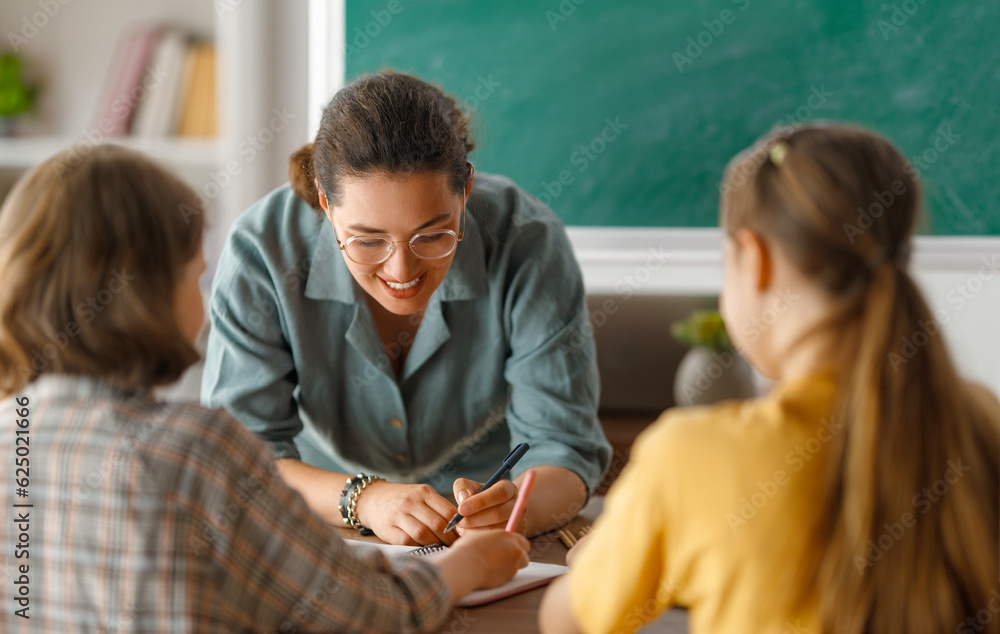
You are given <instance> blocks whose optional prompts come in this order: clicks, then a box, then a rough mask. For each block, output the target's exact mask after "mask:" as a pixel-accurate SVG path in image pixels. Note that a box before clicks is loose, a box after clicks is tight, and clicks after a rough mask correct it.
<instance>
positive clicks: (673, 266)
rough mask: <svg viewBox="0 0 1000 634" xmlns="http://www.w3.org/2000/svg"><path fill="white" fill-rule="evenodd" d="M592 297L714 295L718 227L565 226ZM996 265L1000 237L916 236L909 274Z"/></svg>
mask: <svg viewBox="0 0 1000 634" xmlns="http://www.w3.org/2000/svg"><path fill="white" fill-rule="evenodd" d="M567 233H568V234H569V238H570V241H571V242H572V244H573V250H574V252H575V253H576V258H577V260H578V261H579V263H580V267H581V269H582V270H583V279H584V285H585V287H586V289H587V293H589V294H591V295H622V294H636V295H717V294H718V293H719V291H720V290H721V288H722V251H721V245H722V231H721V230H720V229H718V228H699V229H675V228H662V227H568V228H567ZM987 263H990V264H993V265H994V266H1000V237H993V236H968V237H966V236H917V237H916V238H915V240H914V254H913V262H912V270H913V272H914V274H916V275H924V274H929V273H941V272H969V273H970V274H974V273H975V272H976V271H978V270H979V269H980V268H981V267H983V266H985V265H986V264H987Z"/></svg>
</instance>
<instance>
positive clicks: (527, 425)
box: [504, 219, 611, 494]
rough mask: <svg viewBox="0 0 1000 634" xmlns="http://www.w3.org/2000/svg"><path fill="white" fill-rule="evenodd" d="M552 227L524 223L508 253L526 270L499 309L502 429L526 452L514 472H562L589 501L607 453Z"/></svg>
mask: <svg viewBox="0 0 1000 634" xmlns="http://www.w3.org/2000/svg"><path fill="white" fill-rule="evenodd" d="M557 223H558V221H557V220H555V219H553V220H551V221H545V222H543V221H534V222H531V223H524V224H522V226H521V228H520V230H519V232H518V235H517V240H516V243H515V244H514V245H513V250H514V257H521V258H523V262H524V264H523V265H522V266H520V267H519V268H518V270H517V272H516V274H515V275H513V276H512V278H511V284H510V287H509V289H508V294H507V302H506V309H505V315H506V317H505V318H506V319H507V321H508V332H509V333H510V335H509V336H510V349H511V350H510V356H509V357H508V359H507V361H506V365H505V369H504V376H505V378H506V380H507V382H508V384H509V385H510V387H511V391H510V402H509V405H508V412H507V414H508V416H507V422H508V425H509V428H510V434H511V442H512V443H515V444H516V443H519V442H527V443H529V444H530V445H531V451H530V452H529V453H528V454H527V455H525V457H524V459H523V460H522V461H521V462H519V463H518V466H517V469H518V472H521V471H524V470H525V469H528V468H530V467H533V466H539V465H555V466H559V467H564V468H566V469H569V470H571V471H573V472H574V473H576V474H577V475H578V476H580V478H581V479H582V480H583V482H584V483H585V485H586V486H587V490H588V494H589V493H592V492H593V490H594V489H595V488H596V487H597V485H598V483H599V482H600V480H601V477H602V476H603V475H604V472H605V471H606V470H607V468H608V465H609V463H610V460H611V447H610V445H609V444H608V442H607V439H606V438H605V437H604V433H603V431H602V430H601V426H600V423H599V422H598V419H597V403H598V398H599V391H600V382H599V378H598V372H597V361H596V352H595V346H594V338H593V330H592V328H591V325H590V318H589V315H588V313H587V310H586V303H585V295H584V288H583V279H582V275H581V274H580V269H579V266H578V264H577V262H576V260H575V258H574V257H573V252H572V247H571V245H570V244H569V239H568V238H567V237H566V233H565V231H564V230H563V228H562V226H561V225H560V224H557Z"/></svg>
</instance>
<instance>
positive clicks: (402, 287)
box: [382, 274, 426, 291]
mask: <svg viewBox="0 0 1000 634" xmlns="http://www.w3.org/2000/svg"><path fill="white" fill-rule="evenodd" d="M424 275H426V274H422V275H420V277H417V278H415V279H412V280H410V281H409V282H406V283H405V284H397V283H396V282H389V281H387V280H382V281H383V282H385V285H386V286H388V287H389V288H391V289H392V290H394V291H405V290H406V289H408V288H413V287H414V286H416V285H417V284H419V283H420V280H422V279H424Z"/></svg>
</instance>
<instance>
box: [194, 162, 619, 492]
mask: <svg viewBox="0 0 1000 634" xmlns="http://www.w3.org/2000/svg"><path fill="white" fill-rule="evenodd" d="M466 210H467V213H466V219H465V222H466V230H465V237H464V239H463V241H462V242H460V243H459V245H458V248H457V250H456V252H455V257H454V261H453V262H452V265H451V268H450V269H449V271H448V274H447V276H446V277H445V279H444V281H443V282H442V283H441V285H440V286H439V287H438V288H437V290H435V292H434V294H433V295H432V296H431V299H430V303H429V305H428V306H427V309H426V313H425V315H424V317H423V321H422V322H421V324H420V327H419V330H418V331H417V334H416V336H415V337H414V339H413V343H412V346H411V348H410V352H409V354H408V356H407V357H406V360H405V363H404V365H403V368H402V373H401V375H400V376H399V378H398V380H397V378H396V376H395V375H394V373H393V371H392V368H391V367H390V364H389V359H388V357H387V356H386V353H385V350H384V349H383V347H382V343H381V340H380V339H379V336H378V332H377V331H376V329H375V324H374V322H373V321H372V317H371V313H370V312H369V309H368V303H367V301H364V291H363V290H361V288H360V287H358V286H357V284H356V282H355V281H354V278H353V277H352V276H351V273H350V271H349V270H348V268H347V265H346V264H345V263H344V259H343V256H342V254H341V252H340V249H339V248H338V246H337V242H336V240H335V238H334V235H333V230H332V228H331V226H330V223H329V222H328V221H327V220H326V218H325V217H324V218H322V219H319V218H317V213H316V211H315V210H314V209H312V208H311V207H310V206H309V205H308V204H307V203H305V202H304V201H302V200H301V199H299V198H298V197H296V196H295V195H294V194H293V193H292V191H291V188H290V187H289V186H287V185H286V186H284V187H280V188H278V189H276V190H275V191H273V192H271V193H270V194H268V195H267V196H265V197H264V198H262V199H261V200H260V201H258V202H257V203H255V204H254V205H253V206H252V207H250V208H249V209H248V210H247V211H246V212H245V213H244V214H242V215H241V216H240V217H239V219H237V221H236V222H235V223H234V224H233V227H232V228H231V230H230V233H229V236H228V238H227V241H226V245H225V247H224V249H223V251H222V255H221V258H220V261H219V266H218V270H217V272H216V275H215V279H214V282H213V285H212V298H211V302H210V306H209V317H210V321H211V333H210V335H209V339H208V352H207V355H206V360H205V373H204V377H203V379H202V400H203V402H204V404H205V405H207V406H209V407H220V406H221V407H225V408H226V409H227V410H228V411H229V412H230V413H231V414H232V415H233V416H235V417H236V418H237V419H238V420H240V421H242V422H243V424H244V425H246V426H247V427H248V428H249V429H250V430H251V431H254V432H256V433H257V434H259V435H260V436H261V437H262V438H263V439H264V440H265V441H267V442H269V443H270V444H271V446H272V447H273V448H274V450H275V452H276V453H277V455H278V456H279V457H291V458H298V459H301V460H303V461H304V462H306V463H308V464H311V465H314V466H317V467H320V468H323V469H328V470H331V471H338V472H343V473H356V472H365V473H374V474H378V475H381V476H383V477H385V478H388V479H389V480H392V481H395V482H425V483H428V484H430V485H431V486H433V487H434V488H435V489H437V490H439V491H442V492H450V491H451V485H452V481H453V480H454V479H455V478H457V477H467V478H473V479H476V480H479V481H480V482H482V481H484V480H485V479H486V478H488V477H489V476H490V474H492V472H493V471H494V470H495V469H496V468H497V467H498V466H499V465H500V463H501V461H502V460H503V458H504V456H505V455H506V454H507V453H508V451H509V450H510V448H511V447H512V446H514V445H515V444H517V443H520V442H527V443H529V444H530V445H531V449H530V451H528V453H527V454H526V455H525V457H524V458H523V459H522V460H521V461H520V462H519V463H518V465H517V467H516V468H515V469H514V470H513V472H512V474H511V475H512V476H515V475H517V474H518V473H520V472H522V471H524V470H525V469H527V468H529V467H532V466H537V465H555V466H560V467H565V468H566V469H569V470H571V471H573V472H575V473H576V474H578V475H579V476H580V477H581V478H582V479H583V481H584V482H585V483H586V485H587V487H588V490H589V491H593V489H594V487H595V486H596V485H597V483H598V482H599V480H600V478H601V476H602V475H603V473H604V471H605V470H606V469H607V467H608V463H609V461H610V457H611V449H610V446H609V445H608V442H607V440H606V439H605V437H604V434H603V433H602V431H601V428H600V425H599V424H598V421H597V401H598V391H599V386H598V376H597V365H596V359H595V352H594V342H593V336H592V334H593V333H592V331H591V327H590V322H589V318H588V314H587V310H586V306H585V303H584V289H583V281H582V277H581V274H580V269H579V266H578V265H577V262H576V260H575V258H574V256H573V251H572V248H571V245H570V243H569V239H568V238H567V236H566V232H565V229H564V228H563V226H562V223H561V222H560V220H559V218H558V217H557V216H556V215H555V214H554V213H553V212H552V211H551V210H549V209H548V208H547V207H545V206H544V205H542V203H540V202H539V201H538V200H537V199H535V198H533V197H531V196H530V195H528V194H527V193H525V192H524V190H522V189H520V188H519V187H517V186H516V185H515V184H514V183H513V182H511V181H510V180H508V179H506V178H502V177H498V176H490V175H482V174H476V176H475V181H474V186H473V191H472V195H471V196H470V197H469V200H468V203H467V207H466Z"/></svg>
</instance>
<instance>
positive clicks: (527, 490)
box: [504, 469, 535, 533]
mask: <svg viewBox="0 0 1000 634" xmlns="http://www.w3.org/2000/svg"><path fill="white" fill-rule="evenodd" d="M533 486H535V472H534V470H532V469H528V470H527V471H525V472H524V480H522V481H521V488H520V489H518V491H517V499H516V500H515V501H514V510H513V511H511V512H510V519H509V520H507V527H506V528H505V529H504V530H505V531H507V532H508V533H513V532H514V529H516V528H517V525H518V524H519V523H520V522H521V516H522V515H524V508H525V507H526V506H528V496H529V495H531V487H533Z"/></svg>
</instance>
